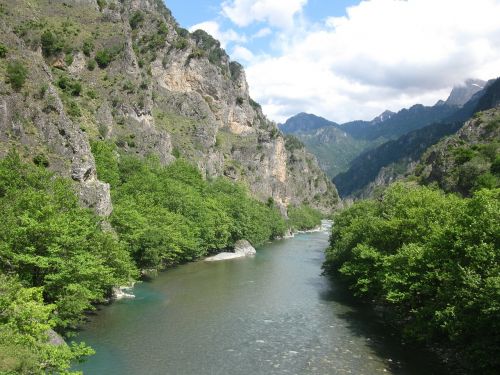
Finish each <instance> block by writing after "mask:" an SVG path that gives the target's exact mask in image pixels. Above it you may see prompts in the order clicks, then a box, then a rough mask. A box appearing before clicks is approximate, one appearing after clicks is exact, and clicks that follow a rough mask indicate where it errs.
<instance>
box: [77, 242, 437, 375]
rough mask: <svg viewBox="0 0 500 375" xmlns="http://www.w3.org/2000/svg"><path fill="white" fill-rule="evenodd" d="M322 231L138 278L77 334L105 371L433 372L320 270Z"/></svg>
mask: <svg viewBox="0 0 500 375" xmlns="http://www.w3.org/2000/svg"><path fill="white" fill-rule="evenodd" d="M327 243H328V235H327V234H326V233H309V234H301V235H298V236H296V237H295V238H293V239H288V240H281V241H277V242H274V243H272V244H268V245H266V246H264V247H262V248H260V249H258V251H257V255H256V256H255V257H253V258H245V259H236V260H230V261H224V262H214V263H208V262H197V263H191V264H187V265H183V266H180V267H178V268H175V269H172V270H169V271H167V272H164V273H162V274H161V275H160V276H159V277H158V278H157V279H156V280H154V281H153V282H150V283H141V284H138V285H137V286H136V287H135V289H134V294H135V295H136V298H135V299H132V300H122V301H118V302H116V303H113V304H111V305H110V306H106V307H103V308H102V309H101V310H100V311H99V312H98V313H97V314H96V315H95V316H92V317H91V321H90V322H89V324H88V325H86V326H85V329H84V331H83V332H81V334H80V335H79V337H78V339H80V340H83V341H85V342H86V343H87V344H89V345H91V346H92V347H93V348H94V349H95V350H96V351H97V354H96V355H95V356H93V357H91V358H90V359H89V360H88V361H87V362H86V363H84V364H83V365H81V366H80V367H79V368H78V369H79V370H83V371H84V373H85V374H107V375H156V374H157V375H160V374H162V375H164V374H172V375H211V374H214V375H215V374H220V375H225V374H227V375H250V374H257V375H260V374H262V375H264V374H265V375H270V374H322V375H328V374H358V375H360V374H366V375H372V374H409V375H417V374H426V375H427V374H441V373H442V372H441V370H439V369H437V367H436V364H435V361H434V358H432V357H431V356H430V355H429V354H427V353H422V352H419V351H416V350H411V349H407V348H405V347H403V346H401V345H400V343H399V340H397V339H396V338H394V337H393V335H391V333H390V331H388V330H387V329H386V328H384V327H383V326H382V325H380V324H379V323H378V322H377V321H376V319H375V318H374V316H373V314H370V313H369V312H366V311H364V310H363V309H362V308H359V307H353V306H352V304H350V303H346V301H345V300H344V299H343V297H342V291H341V290H339V289H336V288H335V287H334V286H333V285H331V283H330V282H329V281H328V280H327V279H326V278H325V277H323V276H321V264H322V261H323V251H324V249H325V248H326V246H327Z"/></svg>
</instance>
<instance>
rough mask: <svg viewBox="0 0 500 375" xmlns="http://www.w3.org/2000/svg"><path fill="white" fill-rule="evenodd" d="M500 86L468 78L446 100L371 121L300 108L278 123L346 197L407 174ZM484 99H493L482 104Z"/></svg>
mask: <svg viewBox="0 0 500 375" xmlns="http://www.w3.org/2000/svg"><path fill="white" fill-rule="evenodd" d="M497 85H498V81H495V80H490V81H488V82H485V81H481V80H473V79H470V80H467V81H466V82H465V83H464V84H463V85H459V86H456V87H454V88H453V90H452V91H451V93H450V95H449V97H448V99H447V100H446V101H438V102H437V103H436V104H435V105H434V106H423V105H420V104H417V105H414V106H412V107H410V108H408V109H402V110H401V111H399V112H397V113H394V112H391V111H385V112H383V113H382V114H381V115H380V116H377V117H376V118H374V119H373V120H371V121H352V122H349V123H345V124H342V125H339V124H337V123H334V122H330V121H328V120H326V119H324V118H321V117H318V116H315V115H311V114H304V113H301V114H299V115H296V116H294V117H292V118H290V119H288V120H287V121H286V122H285V123H284V124H281V125H279V127H280V129H281V131H283V132H284V133H285V134H290V135H293V136H295V137H297V138H298V139H299V140H300V141H302V142H303V143H304V144H305V145H306V147H307V148H308V149H309V150H310V151H311V152H312V153H314V154H315V155H316V156H317V158H318V160H319V162H320V165H321V166H322V168H323V169H324V170H325V171H326V172H327V174H328V175H329V176H330V177H331V178H332V179H333V181H334V183H335V184H336V186H337V188H338V190H339V193H340V195H341V196H342V197H350V196H354V197H356V196H357V197H360V196H367V195H369V194H371V192H372V191H373V187H374V186H377V185H380V184H386V183H388V182H390V181H392V180H393V179H394V178H397V176H399V175H401V174H402V173H403V174H404V172H406V170H407V168H408V166H409V165H411V164H412V163H415V162H416V161H417V160H418V159H419V157H420V156H421V155H422V153H423V152H424V151H425V150H426V149H427V148H428V147H430V146H431V145H433V144H435V143H436V142H438V141H439V140H440V139H441V138H443V137H445V136H447V135H450V134H453V133H455V132H456V131H458V130H459V129H460V128H461V126H462V125H463V123H464V121H466V120H467V119H469V118H470V117H471V116H472V114H473V113H475V112H476V111H478V110H484V109H489V108H492V107H494V106H495V103H496V102H497V101H498V97H497V96H496V95H498V94H496V92H497V88H496V86H497ZM483 98H490V99H489V102H487V103H484V104H480V103H481V101H483V102H485V101H486V99H483Z"/></svg>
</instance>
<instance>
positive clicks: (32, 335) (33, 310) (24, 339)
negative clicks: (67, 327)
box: [0, 274, 93, 374]
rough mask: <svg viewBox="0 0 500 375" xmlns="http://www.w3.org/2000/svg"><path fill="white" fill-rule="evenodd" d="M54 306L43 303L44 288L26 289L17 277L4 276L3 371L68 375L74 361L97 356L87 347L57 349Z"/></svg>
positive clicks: (0, 297) (0, 318)
mask: <svg viewBox="0 0 500 375" xmlns="http://www.w3.org/2000/svg"><path fill="white" fill-rule="evenodd" d="M54 308H55V306H54V305H51V304H49V305H47V304H45V303H44V301H43V288H26V287H23V286H22V284H21V283H20V282H19V280H17V279H16V278H15V277H9V276H5V275H3V274H0V311H1V314H0V372H1V373H2V374H47V373H49V374H53V373H65V374H69V373H68V372H67V370H68V369H69V368H70V365H71V362H72V361H75V360H79V359H81V358H82V357H83V356H87V355H90V354H93V350H92V349H90V348H88V347H87V346H85V344H75V343H72V344H71V346H68V345H65V344H62V345H58V346H54V345H52V344H50V343H49V341H48V340H49V336H48V333H49V330H50V329H52V327H54V325H55V321H54V319H53V312H54Z"/></svg>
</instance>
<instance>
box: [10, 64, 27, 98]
mask: <svg viewBox="0 0 500 375" xmlns="http://www.w3.org/2000/svg"><path fill="white" fill-rule="evenodd" d="M27 77H28V69H26V67H25V66H24V65H23V64H22V63H21V62H19V61H11V62H9V63H8V64H7V79H8V81H9V83H10V85H11V86H12V88H13V89H14V90H16V91H17V90H20V89H21V88H22V87H23V85H24V82H26V78H27Z"/></svg>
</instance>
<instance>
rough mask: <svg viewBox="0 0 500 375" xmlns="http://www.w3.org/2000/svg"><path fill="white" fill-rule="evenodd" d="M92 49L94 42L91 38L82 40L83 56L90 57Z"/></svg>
mask: <svg viewBox="0 0 500 375" xmlns="http://www.w3.org/2000/svg"><path fill="white" fill-rule="evenodd" d="M93 50H94V43H93V42H92V41H91V40H86V41H85V42H83V47H82V51H83V53H84V55H85V56H87V57H90V53H91V52H92V51H93Z"/></svg>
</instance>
